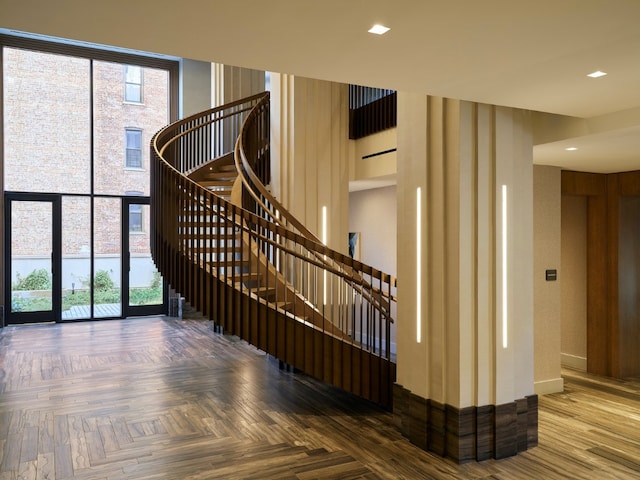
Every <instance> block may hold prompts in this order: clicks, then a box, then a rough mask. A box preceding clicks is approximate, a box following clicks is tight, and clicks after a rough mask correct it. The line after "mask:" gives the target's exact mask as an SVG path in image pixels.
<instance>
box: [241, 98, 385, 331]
mask: <svg viewBox="0 0 640 480" xmlns="http://www.w3.org/2000/svg"><path fill="white" fill-rule="evenodd" d="M269 122H270V113H269V94H268V92H267V93H265V94H264V96H263V97H262V98H261V99H260V100H259V101H258V103H257V104H256V106H255V107H254V108H253V110H252V111H251V112H250V113H249V115H248V116H247V117H246V119H245V121H244V123H243V125H242V128H241V133H240V136H239V137H238V140H237V142H236V148H235V161H236V169H237V171H238V173H239V175H240V177H241V180H242V182H243V185H244V190H243V205H244V206H245V208H247V209H249V210H251V211H253V212H255V213H256V214H258V215H260V216H262V217H264V218H266V219H268V220H270V221H272V222H274V223H277V224H279V225H282V226H284V227H285V228H287V229H289V230H292V231H294V232H296V233H299V234H300V235H302V236H304V237H306V238H308V239H310V240H313V241H314V242H316V243H322V242H321V240H320V239H319V238H318V237H317V236H316V235H315V234H314V233H313V232H311V231H310V230H309V229H307V228H306V227H305V226H304V225H303V224H302V223H301V222H300V221H298V220H297V219H296V218H295V216H293V215H292V214H291V213H290V212H289V211H288V210H287V209H286V208H284V207H283V206H282V205H281V204H280V203H279V202H278V200H277V199H276V198H275V197H274V196H273V195H272V194H271V192H270V191H269V189H268V188H267V187H266V185H268V184H269V183H270V168H269V163H270V149H269V145H270V128H269ZM320 260H321V261H322V262H323V263H326V264H327V266H328V267H329V268H331V269H333V270H338V271H342V272H343V273H344V274H345V275H344V276H343V277H342V279H341V280H340V281H341V282H344V281H346V282H349V281H350V280H354V279H357V280H359V282H357V283H352V285H351V288H354V289H356V290H358V293H360V294H361V295H363V296H364V297H365V298H367V300H368V301H369V302H370V303H371V305H372V306H373V307H374V308H377V309H379V311H380V314H381V315H382V316H383V317H385V318H386V320H387V321H390V322H393V318H394V316H395V315H394V313H395V310H394V309H393V306H394V302H395V301H396V297H395V289H396V279H395V278H394V277H392V276H389V275H386V274H384V273H383V272H380V277H381V278H375V277H374V278H373V279H372V278H371V276H370V274H367V273H365V272H363V269H364V270H365V271H366V270H367V268H366V266H365V265H364V264H362V263H360V262H348V263H344V262H340V261H337V260H336V259H335V258H333V257H327V256H326V255H323V256H322V257H320ZM381 279H384V281H381V282H380V283H382V284H383V285H384V286H385V287H386V288H383V289H380V288H378V287H377V286H374V285H375V284H376V280H378V281H380V280H381ZM288 281H290V282H292V283H293V284H295V285H296V286H297V287H298V288H301V286H300V283H299V282H298V283H295V279H294V278H292V277H289V278H288ZM360 283H362V285H365V286H366V288H364V289H362V288H361V287H360Z"/></svg>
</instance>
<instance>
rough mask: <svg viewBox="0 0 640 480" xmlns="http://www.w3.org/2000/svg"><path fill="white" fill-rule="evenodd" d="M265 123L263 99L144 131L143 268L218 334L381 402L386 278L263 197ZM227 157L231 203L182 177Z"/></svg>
mask: <svg viewBox="0 0 640 480" xmlns="http://www.w3.org/2000/svg"><path fill="white" fill-rule="evenodd" d="M268 121H269V97H268V93H266V94H259V95H254V96H252V97H249V98H247V99H243V100H239V101H237V102H233V103H231V104H227V105H223V106H220V107H217V108H214V109H210V110H207V111H206V112H203V113H201V114H196V115H192V116H191V117H189V118H186V119H184V120H181V121H179V122H176V123H174V124H172V125H169V126H167V127H165V128H164V129H163V130H161V131H160V132H158V133H157V134H156V135H155V136H154V138H153V139H152V142H151V155H152V182H151V184H152V188H151V210H152V211H151V229H152V247H151V249H152V254H153V258H154V261H155V262H156V265H157V266H158V269H159V270H160V272H161V273H162V275H163V276H164V277H165V278H166V279H167V280H168V282H169V283H170V285H171V286H172V287H173V288H174V289H175V290H176V291H178V292H180V293H181V295H182V296H184V297H185V298H186V299H187V301H189V302H190V303H191V304H192V305H193V306H194V307H196V308H197V309H198V310H200V311H201V312H203V313H204V314H205V315H206V316H208V317H209V318H210V319H212V320H214V321H215V322H216V324H218V325H219V326H221V327H222V328H223V329H225V330H228V331H229V332H230V333H233V334H235V335H239V336H240V337H242V338H243V339H245V340H247V341H248V342H250V343H252V344H254V345H256V346H257V347H258V348H261V349H263V350H265V351H266V352H268V353H271V354H273V355H274V356H276V357H277V358H279V359H281V360H282V361H283V362H285V363H288V364H291V365H292V366H294V367H295V368H297V369H300V370H302V371H305V372H306V373H308V374H310V375H313V376H315V377H317V378H320V379H321V380H324V381H327V382H330V383H333V384H335V385H337V386H339V387H341V388H344V389H345V390H348V391H351V392H353V393H356V394H358V395H361V396H364V397H365V398H369V399H370V400H373V401H375V402H378V403H380V404H383V405H385V406H389V405H390V402H391V398H392V395H391V387H392V385H393V381H394V379H395V363H394V362H393V358H394V352H393V351H392V344H391V324H392V322H393V316H394V315H393V311H394V308H395V307H394V306H393V305H394V302H395V298H396V295H395V288H396V287H395V283H396V280H395V278H394V277H391V276H390V275H387V274H384V273H383V272H381V271H379V270H376V269H374V268H372V267H369V266H367V265H364V264H362V263H361V262H358V261H356V260H353V259H351V258H350V257H347V256H345V255H343V254H341V253H339V252H335V251H333V250H331V249H329V248H328V247H326V246H325V245H323V244H322V243H321V242H320V241H319V239H318V238H317V237H315V235H313V234H312V233H311V232H310V231H309V230H308V229H306V227H304V225H302V224H301V223H300V222H299V221H297V220H296V219H295V217H293V216H292V215H291V214H290V213H289V212H288V211H286V209H284V208H283V207H282V205H281V204H280V203H279V202H278V201H277V200H276V199H275V198H273V196H272V195H271V194H270V192H269V190H268V188H267V187H266V184H265V183H266V182H268V180H269V131H268ZM232 136H233V137H234V138H230V137H232ZM231 151H235V153H236V158H235V165H236V170H237V171H238V174H239V177H240V180H238V181H239V182H240V183H239V185H243V187H242V195H240V197H242V198H239V199H238V200H237V203H233V202H232V201H231V199H232V198H233V196H232V198H231V199H227V198H225V197H223V196H221V194H220V192H217V191H216V190H209V189H207V188H205V187H204V186H202V185H201V184H199V183H198V181H194V180H192V179H191V178H189V177H188V176H187V175H190V176H192V177H193V178H196V179H204V178H206V173H205V170H201V169H206V170H207V171H208V170H209V169H210V168H213V167H210V165H221V164H220V163H219V162H218V163H216V161H217V160H216V161H214V159H216V158H217V159H219V160H220V161H224V162H228V158H229V153H230V152H231ZM227 164H228V163H227ZM227 164H225V165H227ZM225 171H226V170H225ZM276 212H278V213H276ZM318 335H326V337H321V336H320V337H319V336H318ZM323 338H324V339H323ZM327 342H330V343H331V342H339V343H336V344H333V343H331V344H332V345H333V346H329V343H327ZM325 348H329V350H327V351H325V352H324V353H323V350H324V349H325ZM327 362H329V363H327ZM330 365H331V366H330ZM337 372H341V373H337Z"/></svg>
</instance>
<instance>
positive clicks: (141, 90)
mask: <svg viewBox="0 0 640 480" xmlns="http://www.w3.org/2000/svg"><path fill="white" fill-rule="evenodd" d="M130 68H136V69H138V75H139V76H140V82H131V81H129V80H128V78H129V75H128V71H129V69H130ZM130 85H132V86H136V87H138V90H139V95H138V98H137V99H131V98H128V93H129V88H128V87H129V86H130ZM123 97H124V102H125V103H133V104H142V103H143V100H144V69H143V68H142V67H141V66H139V65H125V66H124V94H123Z"/></svg>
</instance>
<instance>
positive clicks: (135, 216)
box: [129, 203, 142, 233]
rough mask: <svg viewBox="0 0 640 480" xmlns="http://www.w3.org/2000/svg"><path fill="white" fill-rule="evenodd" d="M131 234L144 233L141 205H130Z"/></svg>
mask: <svg viewBox="0 0 640 480" xmlns="http://www.w3.org/2000/svg"><path fill="white" fill-rule="evenodd" d="M129 232H130V233H141V232H142V205H140V204H139V203H132V204H131V205H129Z"/></svg>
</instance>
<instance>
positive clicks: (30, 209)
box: [5, 194, 61, 324]
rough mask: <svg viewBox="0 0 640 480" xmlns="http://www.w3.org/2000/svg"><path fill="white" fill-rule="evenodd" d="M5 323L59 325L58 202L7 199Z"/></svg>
mask: <svg viewBox="0 0 640 480" xmlns="http://www.w3.org/2000/svg"><path fill="white" fill-rule="evenodd" d="M5 226H6V230H5V231H6V243H5V249H6V251H5V259H7V260H8V261H7V263H8V266H9V268H7V269H5V275H6V278H5V298H7V299H10V302H7V304H8V305H7V306H6V323H7V324H12V323H34V322H53V321H58V320H60V309H61V302H60V295H59V294H57V292H60V289H61V287H60V269H61V268H60V241H61V235H60V228H59V226H60V197H59V196H57V195H43V194H11V195H10V194H7V195H6V197H5Z"/></svg>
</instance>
